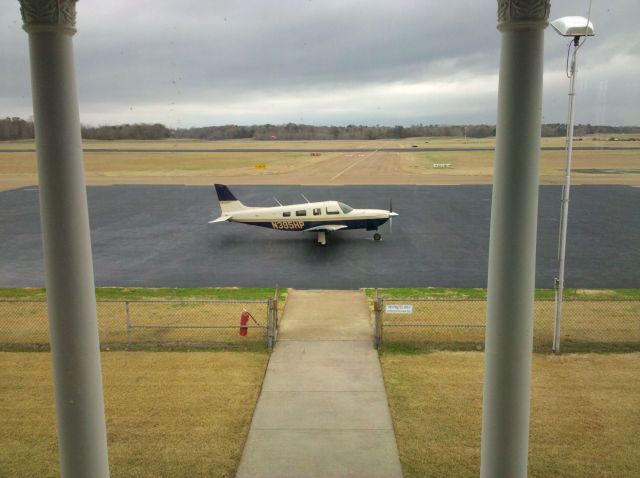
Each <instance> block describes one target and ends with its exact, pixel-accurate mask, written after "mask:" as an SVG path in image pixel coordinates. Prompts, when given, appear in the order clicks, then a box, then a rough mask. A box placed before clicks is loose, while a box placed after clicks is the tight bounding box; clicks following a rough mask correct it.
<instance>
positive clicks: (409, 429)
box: [381, 352, 640, 478]
mask: <svg viewBox="0 0 640 478" xmlns="http://www.w3.org/2000/svg"><path fill="white" fill-rule="evenodd" d="M381 362H382V368H383V373H384V379H385V384H386V388H387V394H388V397H389V405H390V408H391V414H392V417H393V421H394V427H395V431H396V438H397V441H398V448H399V451H400V460H401V462H402V467H403V471H404V476H405V478H410V477H425V476H455V477H466V476H469V477H472V476H473V477H475V476H478V473H479V469H480V434H481V423H482V376H483V354H482V353H480V352H434V353H417V354H416V353H414V354H404V353H389V352H386V353H383V354H382V356H381ZM638 377H640V353H629V354H575V355H563V356H560V357H557V356H551V355H542V354H534V357H533V379H532V403H531V428H530V447H529V476H531V477H549V476H562V477H622V476H625V477H626V476H637V475H638V470H640V414H639V413H638V406H639V404H640V380H638Z"/></svg>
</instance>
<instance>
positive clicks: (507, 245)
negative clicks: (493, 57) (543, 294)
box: [480, 0, 549, 478]
mask: <svg viewBox="0 0 640 478" xmlns="http://www.w3.org/2000/svg"><path fill="white" fill-rule="evenodd" d="M548 16H549V0H529V1H527V0H498V30H500V32H501V33H502V41H501V57H500V76H499V90H498V121H497V132H496V158H495V167H494V178H493V198H492V205H491V233H490V242H489V277H488V304H487V329H486V340H485V371H484V394H483V415H482V444H481V465H480V476H481V477H483V478H500V477H505V478H506V477H509V478H517V477H522V478H525V477H526V476H527V454H528V444H529V441H528V440H529V406H530V387H531V353H532V344H533V301H534V293H535V260H536V230H537V211H538V173H539V156H540V126H541V124H540V123H541V105H542V70H543V68H542V65H543V33H544V28H545V27H546V25H547V19H548Z"/></svg>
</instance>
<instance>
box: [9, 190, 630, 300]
mask: <svg viewBox="0 0 640 478" xmlns="http://www.w3.org/2000/svg"><path fill="white" fill-rule="evenodd" d="M232 190H233V192H234V193H235V194H236V196H237V197H238V198H239V199H241V200H242V201H243V202H245V203H246V204H248V205H256V206H269V205H275V201H274V199H273V196H276V197H277V198H278V200H280V201H281V202H282V203H283V204H292V203H299V202H303V199H302V198H301V196H300V193H302V194H304V195H305V196H307V197H308V198H309V199H310V200H311V201H316V200H318V201H319V200H327V199H336V200H340V201H343V202H345V203H347V204H350V205H351V206H353V207H357V208H381V209H382V208H384V209H387V208H388V206H389V199H390V198H393V207H394V211H397V212H398V213H399V214H400V215H399V216H398V217H397V218H395V220H394V223H393V233H392V234H391V233H390V232H389V230H388V226H387V225H385V226H383V228H382V229H381V231H380V232H381V233H382V235H383V240H382V241H380V242H374V241H373V240H372V239H371V237H372V233H370V232H365V231H338V232H335V233H333V234H331V235H329V237H328V242H329V244H328V246H327V247H321V246H318V245H316V243H315V239H316V238H315V234H313V233H303V232H284V231H272V230H268V229H262V228H256V227H250V226H244V225H240V224H229V223H222V224H207V221H209V220H211V219H213V218H214V217H217V215H218V212H219V209H218V204H217V199H216V196H215V191H214V189H213V187H205V186H140V185H137V186H135V185H134V186H124V185H123V186H96V187H89V188H88V196H89V207H90V216H91V217H90V219H91V229H92V241H93V256H94V269H95V277H96V284H97V285H98V286H130V287H133V286H137V287H222V286H225V287H229V286H240V287H272V286H275V285H276V284H277V285H278V286H280V287H295V288H300V289H305V288H321V289H356V288H360V287H428V286H433V287H486V282H487V280H486V278H487V256H488V245H489V221H490V208H491V186H483V185H477V186H332V187H329V186H326V187H325V186H234V187H232ZM560 193H561V188H560V187H557V186H542V187H541V188H540V201H539V218H540V219H539V225H538V253H537V259H536V262H537V274H536V286H537V287H540V288H551V287H552V286H553V278H554V276H555V275H556V265H555V257H556V247H557V245H556V241H557V235H558V222H559V221H558V218H559V213H560ZM639 205H640V188H634V187H628V186H590V185H589V186H586V185H585V186H574V187H573V188H572V189H571V205H570V212H569V228H568V244H567V266H566V267H567V272H566V274H567V279H566V286H567V287H577V288H636V287H640V272H638V271H640V247H638V244H640V214H639V213H638V210H639V207H638V206H639ZM38 214H39V213H38V191H37V189H36V188H35V187H31V188H22V189H15V190H10V191H4V192H0V244H1V246H0V287H41V286H43V285H44V275H43V265H42V245H41V237H40V222H39V217H38Z"/></svg>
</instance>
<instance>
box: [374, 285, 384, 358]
mask: <svg viewBox="0 0 640 478" xmlns="http://www.w3.org/2000/svg"><path fill="white" fill-rule="evenodd" d="M382 300H383V299H382V297H376V299H375V302H374V303H373V311H374V313H373V334H374V344H375V348H376V349H379V348H380V346H381V345H382Z"/></svg>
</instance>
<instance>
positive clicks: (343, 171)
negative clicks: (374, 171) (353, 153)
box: [329, 143, 386, 181]
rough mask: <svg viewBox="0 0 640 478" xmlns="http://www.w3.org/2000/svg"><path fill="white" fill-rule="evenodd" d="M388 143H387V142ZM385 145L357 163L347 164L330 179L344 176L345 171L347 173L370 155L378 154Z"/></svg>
mask: <svg viewBox="0 0 640 478" xmlns="http://www.w3.org/2000/svg"><path fill="white" fill-rule="evenodd" d="M385 144H386V143H385ZM383 147H384V144H383V145H382V146H380V147H379V148H378V149H376V150H375V151H371V152H370V153H369V154H366V155H364V156H363V157H362V158H360V159H359V160H357V161H356V162H355V163H353V164H351V165H349V166H347V167H346V168H344V169H343V170H342V171H340V172H339V173H338V174H336V175H335V176H334V177H332V178H331V179H329V181H333V180H334V179H336V178H337V177H340V176H342V175H343V174H344V173H346V172H347V171H349V170H350V169H351V168H353V167H354V166H355V165H357V164H359V163H361V162H362V161H364V160H365V159H367V158H368V157H369V156H371V155H374V154H376V153H377V152H378V151H380V150H381V149H382V148H383Z"/></svg>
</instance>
